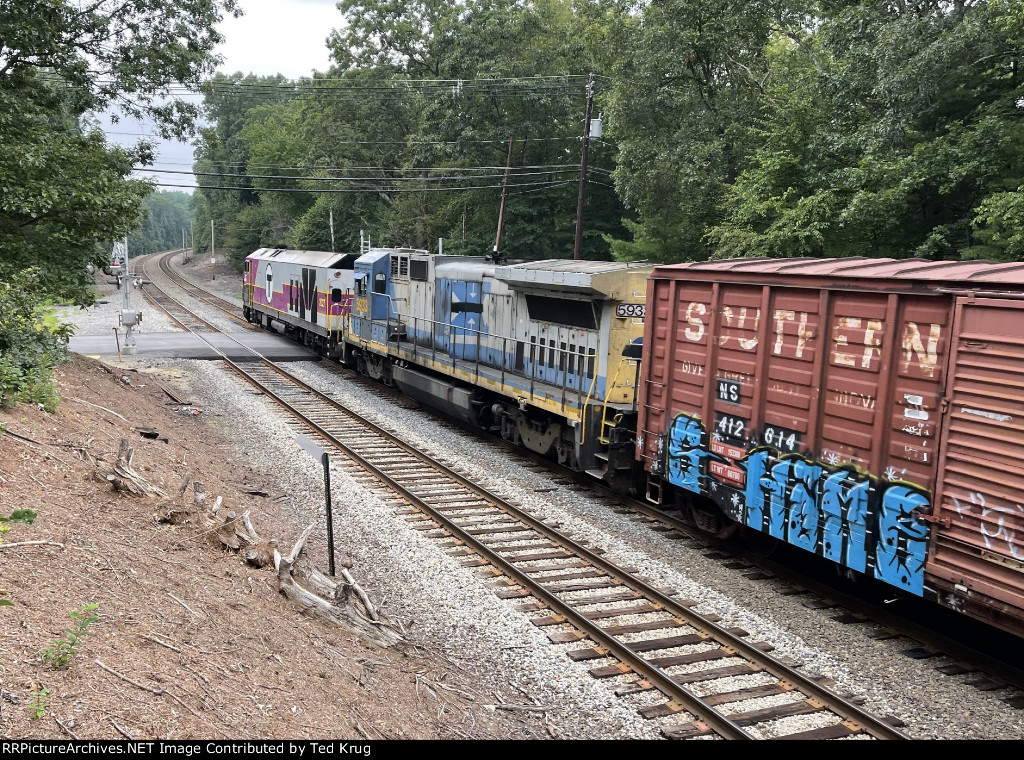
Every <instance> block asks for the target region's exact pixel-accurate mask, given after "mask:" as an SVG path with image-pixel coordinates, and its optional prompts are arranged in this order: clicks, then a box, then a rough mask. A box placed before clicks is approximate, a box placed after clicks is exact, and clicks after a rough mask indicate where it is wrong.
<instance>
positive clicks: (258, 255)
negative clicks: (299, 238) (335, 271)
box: [249, 248, 352, 267]
mask: <svg viewBox="0 0 1024 760" xmlns="http://www.w3.org/2000/svg"><path fill="white" fill-rule="evenodd" d="M351 255H352V254H350V253H335V252H333V251H297V250H293V249H291V248H260V249H259V250H258V251H255V252H253V253H251V254H249V258H250V259H261V260H263V259H266V260H268V261H283V262H287V263H289V264H305V265H306V266H312V267H331V266H334V264H335V262H337V261H338V260H339V259H342V258H344V257H345V256H351Z"/></svg>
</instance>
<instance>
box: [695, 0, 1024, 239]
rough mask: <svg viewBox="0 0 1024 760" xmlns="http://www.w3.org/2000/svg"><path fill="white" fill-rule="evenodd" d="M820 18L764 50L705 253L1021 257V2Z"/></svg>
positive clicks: (910, 7) (885, 9)
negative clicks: (755, 124)
mask: <svg viewBox="0 0 1024 760" xmlns="http://www.w3.org/2000/svg"><path fill="white" fill-rule="evenodd" d="M825 11H826V12H827V13H828V16H827V17H825V18H822V19H820V23H819V24H817V26H816V28H815V29H814V32H813V34H811V33H808V32H804V33H802V34H799V35H797V34H794V35H792V36H791V37H790V38H789V39H780V40H777V41H776V43H775V45H774V47H773V48H772V50H771V60H772V68H773V71H774V74H775V76H774V78H773V80H772V81H771V82H770V83H769V84H768V87H767V95H768V97H767V100H766V104H765V107H764V108H763V111H762V113H763V115H764V118H763V120H762V122H761V125H760V129H761V145H760V146H758V148H757V149H756V150H755V151H754V152H753V153H752V155H751V156H750V160H749V161H748V162H747V163H746V164H745V165H744V166H742V167H741V172H740V174H739V176H738V178H737V180H736V182H735V184H734V185H733V186H732V187H731V188H730V189H729V190H728V192H727V193H726V194H725V195H724V196H723V198H722V200H721V203H720V206H719V208H720V209H721V217H722V219H721V222H720V223H718V224H717V225H715V226H713V227H712V228H711V229H710V230H709V234H708V239H709V240H710V241H711V242H712V243H713V244H715V245H716V246H717V255H719V256H737V255H767V256H793V255H804V256H806V255H812V256H847V255H867V256H892V257H906V256H923V257H927V258H935V259H943V258H959V257H977V256H984V257H991V256H1001V257H1012V258H1016V257H1018V256H1020V255H1021V253H1024V251H1022V250H1021V247H1020V241H1021V239H1022V237H1021V235H1022V230H1024V227H1022V221H1024V220H1022V218H1021V214H1020V211H1019V204H1017V203H1016V199H1017V196H1018V195H1019V192H1020V191H1019V189H1018V188H1019V187H1020V186H1021V184H1022V183H1024V123H1022V120H1021V107H1020V103H1021V98H1022V96H1024V91H1022V81H1021V77H1020V74H1019V72H1018V68H1019V59H1020V55H1021V44H1020V42H1021V37H1020V18H1021V11H1020V10H1019V6H1016V5H1014V4H1010V3H1005V2H984V0H982V1H980V2H975V3H953V4H949V3H943V2H921V3H914V4H909V3H890V2H882V1H881V0H879V1H876V2H864V3H846V2H838V3H831V4H826V5H825ZM1014 35H1016V36H1014Z"/></svg>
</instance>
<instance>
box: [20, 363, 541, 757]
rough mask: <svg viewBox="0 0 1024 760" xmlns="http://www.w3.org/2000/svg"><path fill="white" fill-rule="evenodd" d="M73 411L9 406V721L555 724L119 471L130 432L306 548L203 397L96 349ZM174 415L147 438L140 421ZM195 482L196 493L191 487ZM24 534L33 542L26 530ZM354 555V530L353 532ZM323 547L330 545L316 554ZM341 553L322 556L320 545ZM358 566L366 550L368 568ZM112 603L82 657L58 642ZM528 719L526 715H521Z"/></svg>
mask: <svg viewBox="0 0 1024 760" xmlns="http://www.w3.org/2000/svg"><path fill="white" fill-rule="evenodd" d="M58 376H59V395H60V397H61V399H62V400H63V403H62V405H61V407H60V409H59V410H58V412H57V413H55V414H52V415H51V414H48V413H46V412H45V411H42V410H40V409H37V408H36V407H34V406H28V405H21V406H18V407H15V408H13V409H2V410H0V425H2V426H3V427H4V428H6V429H7V431H8V432H7V434H6V435H3V436H2V437H0V478H2V480H0V517H4V516H10V515H11V514H12V513H13V512H14V510H17V509H25V508H27V509H31V510H34V511H35V512H36V514H37V517H36V519H35V521H34V522H33V523H32V524H25V523H17V522H13V523H12V522H8V523H2V522H0V526H6V527H7V528H8V530H7V531H6V532H5V533H2V534H0V541H2V544H0V600H4V601H7V602H10V605H9V606H8V605H4V606H0V737H3V738H18V739H26V738H37V739H55V738H72V737H74V738H80V739H121V738H132V739H153V738H158V739H196V738H208V739H221V738H231V739H250V738H293V739H304V738H306V739H324V738H336V739H352V740H361V739H375V740H376V739H436V738H442V739H444V738H510V737H511V738H515V737H517V736H522V737H526V736H537V735H538V734H539V733H542V731H543V729H541V730H540V731H537V730H536V723H534V724H533V726H530V725H529V724H530V722H531V721H530V719H529V717H527V716H519V715H517V714H512V713H505V712H501V711H497V712H496V711H494V709H493V707H488V706H487V705H485V704H483V700H481V699H480V695H479V693H478V692H475V691H474V688H473V682H472V677H471V675H470V674H468V673H466V672H465V671H463V670H462V669H460V668H458V667H456V666H454V665H453V664H451V663H449V662H448V661H446V660H445V659H444V658H443V657H440V656H438V655H435V654H433V653H432V650H429V649H426V648H423V647H421V646H417V645H416V642H412V643H410V644H409V645H403V646H401V647H400V648H394V649H392V648H388V649H382V648H379V647H375V646H373V645H371V644H369V643H366V642H363V641H360V640H358V639H357V637H356V636H355V635H353V634H352V633H350V632H348V631H346V630H345V629H342V628H339V627H335V626H331V625H329V624H326V623H323V622H320V621H318V620H316V619H313V618H311V617H309V616H307V615H305V614H303V612H302V611H301V610H298V609H296V608H295V607H294V606H293V605H292V604H291V603H290V602H288V601H287V600H286V599H285V598H284V597H283V596H282V595H281V594H280V593H279V591H278V588H277V579H276V575H275V573H274V570H273V567H272V566H271V567H269V568H264V569H257V568H253V567H250V566H248V565H246V564H245V562H244V561H243V560H242V558H241V557H240V556H239V555H238V554H237V553H236V552H234V551H231V550H228V549H225V548H224V547H223V546H222V545H220V544H219V543H218V542H216V541H215V540H213V538H212V537H211V536H210V535H209V533H208V532H207V531H206V530H204V529H203V527H202V521H201V520H200V519H199V515H197V514H187V513H186V514H184V515H178V516H176V518H175V520H176V522H168V521H167V520H168V513H167V510H166V509H158V508H157V504H159V503H160V499H159V498H158V497H146V496H135V495H131V494H129V493H127V492H123V491H117V490H115V489H114V488H112V486H111V483H110V482H109V481H107V480H105V479H102V478H101V477H97V473H102V472H103V468H104V462H106V463H107V464H106V466H108V467H109V465H110V464H113V462H114V461H115V460H116V457H117V452H118V448H119V446H120V445H121V440H122V439H127V440H128V441H129V443H130V444H131V446H133V447H134V449H135V453H134V459H133V462H132V466H133V469H134V470H135V471H136V472H137V473H138V474H139V475H140V476H142V477H143V478H145V480H146V481H147V482H148V483H149V484H150V485H151V486H152V487H154V488H156V489H159V490H161V491H162V492H163V493H165V494H167V495H168V497H170V498H178V493H179V490H180V488H181V485H182V483H183V482H184V480H185V479H186V478H189V477H191V478H192V479H193V481H200V482H202V483H203V484H204V486H205V490H206V493H207V495H208V496H207V498H208V499H210V500H212V499H215V498H216V497H217V496H222V497H223V500H224V505H225V507H226V508H228V509H231V510H232V511H234V512H236V513H238V514H241V513H242V512H243V511H245V510H251V520H252V523H253V525H254V527H255V528H256V530H257V531H258V532H259V533H260V535H262V536H263V537H264V538H270V539H276V540H278V541H279V543H280V547H281V548H282V550H283V551H284V552H287V551H288V550H289V549H290V547H291V546H292V543H293V542H294V541H295V539H296V538H297V537H298V535H299V534H300V532H301V530H302V528H303V527H304V526H303V525H298V524H296V523H295V521H294V519H293V518H290V517H289V514H288V511H287V510H286V509H284V508H283V505H284V502H285V501H286V499H287V497H286V496H285V495H283V494H281V493H280V492H276V491H275V487H274V484H273V483H271V482H266V481H265V479H264V477H263V476H261V474H260V473H258V472H254V471H251V470H250V469H248V468H246V467H245V466H244V465H243V464H240V463H239V461H238V460H236V459H234V454H235V452H234V450H233V447H232V444H231V443H230V442H229V441H227V440H225V439H224V438H223V437H222V436H221V435H220V433H218V432H217V431H216V429H215V428H214V427H213V426H211V425H209V424H207V422H206V420H205V419H204V415H203V414H193V413H190V410H189V408H187V407H185V408H183V407H182V406H181V405H179V404H175V403H174V402H173V401H172V399H171V397H170V396H169V395H168V393H167V392H165V389H164V387H163V386H161V384H160V381H159V380H157V379H156V378H155V377H153V376H151V375H147V374H142V373H138V372H136V371H132V370H121V369H116V368H113V367H109V366H108V365H105V364H103V363H101V362H98V361H94V360H92V359H87V358H82V357H76V358H75V359H74V360H73V361H71V362H70V363H68V364H67V365H65V366H63V367H62V368H61V369H60V370H59V373H58ZM140 428H141V429H153V430H155V431H157V434H158V437H157V438H146V437H143V436H142V435H141V434H140V430H139V429H140ZM191 499H192V489H191V488H189V489H188V490H187V491H186V496H185V497H182V498H180V499H179V501H180V502H181V503H182V504H187V503H190V502H191ZM19 544H20V545H19ZM341 554H342V555H344V546H341ZM314 559H316V558H314ZM318 564H319V566H320V568H321V569H322V570H325V571H326V569H327V568H326V565H325V564H323V563H322V558H320V561H319V562H318ZM351 572H352V573H353V575H354V576H355V578H356V580H358V577H359V568H358V567H355V568H353V569H352V571H351ZM90 604H96V605H98V607H97V608H96V614H97V615H98V620H97V621H96V622H94V623H92V624H90V625H89V626H88V634H87V635H85V636H84V637H82V638H81V640H80V641H79V642H78V643H77V644H76V645H75V646H74V647H73V656H72V657H71V659H70V662H69V664H68V666H67V667H64V668H57V667H54V666H53V664H52V663H51V662H50V661H48V660H47V658H45V657H44V656H43V655H42V652H43V651H44V650H46V649H47V648H48V647H50V646H52V645H53V644H54V643H55V642H58V641H59V640H61V639H65V640H68V634H67V633H66V632H65V629H66V628H73V627H74V626H73V623H74V621H73V619H72V617H71V613H73V612H80V611H81V610H82V609H83V605H90ZM520 721H522V722H520Z"/></svg>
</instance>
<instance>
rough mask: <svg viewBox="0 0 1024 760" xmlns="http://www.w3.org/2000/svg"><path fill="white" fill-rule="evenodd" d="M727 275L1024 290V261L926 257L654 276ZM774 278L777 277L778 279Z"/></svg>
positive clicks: (700, 268) (729, 264)
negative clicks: (1010, 286) (1005, 261)
mask: <svg viewBox="0 0 1024 760" xmlns="http://www.w3.org/2000/svg"><path fill="white" fill-rule="evenodd" d="M682 271H685V272H686V273H687V276H697V277H700V278H701V279H704V278H703V277H701V275H705V274H706V275H708V276H709V277H716V276H719V275H723V274H724V275H727V277H728V279H729V280H733V281H742V280H747V279H751V278H752V277H753V278H759V277H763V276H764V275H784V276H785V277H787V278H789V277H819V278H827V279H832V280H841V281H847V280H857V279H864V280H889V281H892V280H896V281H914V282H933V283H950V284H952V283H959V284H967V285H971V284H975V285H977V284H987V285H1012V286H1014V289H1018V288H1021V287H1024V262H1010V263H1002V262H994V261H929V260H927V259H876V258H870V257H868V256H852V257H849V258H833V259H814V258H796V259H724V260H722V261H697V262H690V263H683V264H665V265H662V266H659V267H655V269H654V272H653V275H652V276H653V277H655V278H671V279H676V278H678V277H680V275H681V272H682ZM773 279H774V278H773Z"/></svg>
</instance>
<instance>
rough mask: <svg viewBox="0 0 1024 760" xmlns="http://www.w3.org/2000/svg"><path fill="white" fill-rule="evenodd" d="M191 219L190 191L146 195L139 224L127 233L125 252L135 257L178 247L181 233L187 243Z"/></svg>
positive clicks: (180, 244) (161, 191) (180, 241)
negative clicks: (126, 249)
mask: <svg viewBox="0 0 1024 760" xmlns="http://www.w3.org/2000/svg"><path fill="white" fill-rule="evenodd" d="M191 221H192V196H191V195H190V194H188V193H182V192H171V191H166V190H158V191H157V192H155V193H153V194H152V195H149V196H147V197H146V200H145V202H144V205H143V217H142V221H141V224H140V226H139V228H138V229H136V230H135V232H133V233H132V234H131V235H129V236H128V255H129V256H132V257H135V256H142V255H144V254H147V253H156V252H157V251H167V250H170V249H172V248H181V246H182V232H184V233H185V237H184V242H185V243H186V244H187V243H188V238H189V235H190V233H191V229H190V227H189V225H190V224H191Z"/></svg>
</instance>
